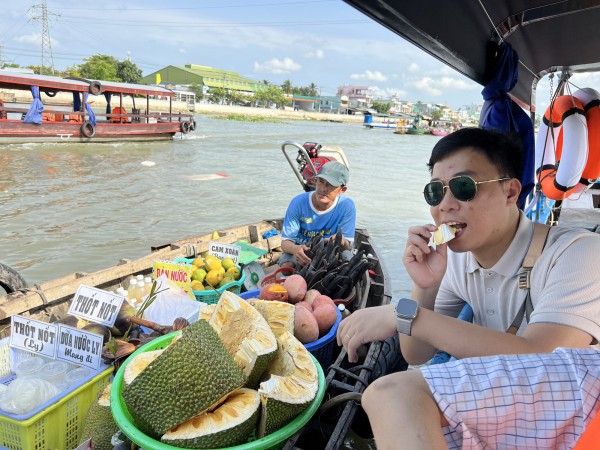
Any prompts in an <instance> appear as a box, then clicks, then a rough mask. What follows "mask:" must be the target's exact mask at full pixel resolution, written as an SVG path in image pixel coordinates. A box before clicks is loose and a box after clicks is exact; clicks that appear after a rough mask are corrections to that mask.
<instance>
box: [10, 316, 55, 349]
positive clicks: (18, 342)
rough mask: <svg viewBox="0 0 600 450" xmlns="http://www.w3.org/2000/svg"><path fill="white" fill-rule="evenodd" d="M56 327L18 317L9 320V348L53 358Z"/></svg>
mask: <svg viewBox="0 0 600 450" xmlns="http://www.w3.org/2000/svg"><path fill="white" fill-rule="evenodd" d="M57 333H58V327H57V326H56V325H53V324H50V323H46V322H40V321H39V320H34V319H30V318H29V317H23V316H19V315H14V316H11V318H10V344H9V345H10V346H11V347H14V348H19V349H21V350H26V351H28V352H31V353H36V354H38V355H43V356H47V357H48V358H54V355H55V353H56V345H57V339H56V337H57Z"/></svg>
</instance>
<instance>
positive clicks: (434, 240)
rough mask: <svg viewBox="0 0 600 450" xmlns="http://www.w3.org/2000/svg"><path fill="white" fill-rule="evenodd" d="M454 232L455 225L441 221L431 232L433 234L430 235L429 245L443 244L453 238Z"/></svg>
mask: <svg viewBox="0 0 600 450" xmlns="http://www.w3.org/2000/svg"><path fill="white" fill-rule="evenodd" d="M455 234H456V227H453V226H451V225H448V224H445V223H443V224H441V225H440V226H439V227H438V228H437V230H435V231H434V232H433V236H431V239H430V241H429V245H432V244H435V245H441V244H445V243H446V242H448V241H450V240H452V239H454V235H455Z"/></svg>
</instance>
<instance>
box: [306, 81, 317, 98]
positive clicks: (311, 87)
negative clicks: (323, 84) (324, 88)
mask: <svg viewBox="0 0 600 450" xmlns="http://www.w3.org/2000/svg"><path fill="white" fill-rule="evenodd" d="M308 95H310V96H311V97H316V96H317V95H319V86H317V85H316V84H315V83H310V84H309V85H308Z"/></svg>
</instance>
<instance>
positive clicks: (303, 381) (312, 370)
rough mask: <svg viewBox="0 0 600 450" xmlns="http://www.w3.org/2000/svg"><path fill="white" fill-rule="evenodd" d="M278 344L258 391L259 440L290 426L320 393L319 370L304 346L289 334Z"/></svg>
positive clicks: (279, 340) (280, 339)
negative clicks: (259, 408) (318, 392)
mask: <svg viewBox="0 0 600 450" xmlns="http://www.w3.org/2000/svg"><path fill="white" fill-rule="evenodd" d="M277 341H278V348H277V354H276V355H275V359H274V360H273V362H272V363H271V364H270V365H269V367H268V369H267V371H266V373H265V375H264V379H265V380H266V381H263V382H262V383H260V387H259V389H258V393H259V394H260V397H261V405H262V408H261V409H262V412H261V417H260V423H259V426H258V437H259V438H261V437H263V436H266V435H268V434H271V433H273V432H275V431H277V430H279V429H280V428H282V427H284V426H285V425H287V424H288V423H290V422H291V421H292V420H293V419H294V418H295V417H296V416H297V415H298V414H300V413H301V412H302V411H304V410H305V409H306V408H307V407H308V406H309V405H310V403H311V402H312V401H313V400H314V398H315V396H316V395H317V391H318V389H319V372H318V369H317V366H316V364H315V362H314V360H313V358H312V357H311V355H310V353H309V352H308V350H306V348H305V347H304V345H302V343H301V342H300V341H299V340H298V339H296V337H294V335H293V334H292V333H289V332H287V333H284V334H282V335H281V336H280V337H279V338H277Z"/></svg>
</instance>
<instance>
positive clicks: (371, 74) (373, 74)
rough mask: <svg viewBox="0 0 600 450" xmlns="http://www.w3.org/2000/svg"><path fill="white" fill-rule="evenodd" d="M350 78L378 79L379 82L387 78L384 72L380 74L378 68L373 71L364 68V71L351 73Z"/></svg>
mask: <svg viewBox="0 0 600 450" xmlns="http://www.w3.org/2000/svg"><path fill="white" fill-rule="evenodd" d="M350 78H352V79H353V80H369V81H379V82H383V81H387V80H388V77H386V76H385V75H384V74H382V73H381V72H379V71H378V70H375V71H371V70H365V72H364V73H353V74H352V75H350Z"/></svg>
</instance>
